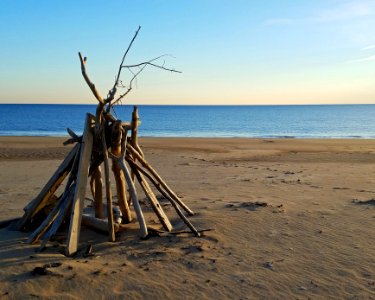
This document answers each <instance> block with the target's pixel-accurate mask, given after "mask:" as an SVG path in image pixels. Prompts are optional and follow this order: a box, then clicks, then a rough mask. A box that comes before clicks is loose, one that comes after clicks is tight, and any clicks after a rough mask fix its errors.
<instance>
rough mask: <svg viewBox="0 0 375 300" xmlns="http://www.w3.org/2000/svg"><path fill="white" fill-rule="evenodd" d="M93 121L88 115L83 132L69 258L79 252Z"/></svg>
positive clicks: (67, 250) (70, 231)
mask: <svg viewBox="0 0 375 300" xmlns="http://www.w3.org/2000/svg"><path fill="white" fill-rule="evenodd" d="M92 119H93V116H92V115H90V114H86V121H85V129H84V131H83V139H82V146H81V155H80V160H79V168H78V175H77V181H76V184H77V186H76V189H75V193H74V198H73V204H72V214H71V218H70V227H69V232H68V238H67V247H66V255H67V256H71V255H72V254H73V253H75V252H77V248H78V241H79V234H80V228H81V219H82V211H83V205H84V200H85V194H86V185H87V177H88V174H89V167H90V160H91V151H92V146H93V139H94V137H93V131H92Z"/></svg>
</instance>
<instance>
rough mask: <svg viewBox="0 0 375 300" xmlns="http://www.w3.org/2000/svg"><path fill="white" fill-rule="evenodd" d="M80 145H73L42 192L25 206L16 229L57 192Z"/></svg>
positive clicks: (20, 228) (20, 227) (21, 226)
mask: <svg viewBox="0 0 375 300" xmlns="http://www.w3.org/2000/svg"><path fill="white" fill-rule="evenodd" d="M79 147H80V146H79V144H77V145H75V146H74V147H73V149H72V150H71V151H70V152H69V154H68V155H67V156H66V158H65V159H64V161H63V162H62V163H61V165H60V166H59V167H58V169H57V170H56V171H55V173H54V174H53V175H52V177H51V178H50V179H49V180H48V182H47V183H46V185H45V186H44V187H43V189H42V190H41V191H40V193H39V194H38V195H37V196H36V197H35V198H34V199H33V200H32V201H31V202H30V203H29V204H28V205H27V206H26V207H25V208H24V210H25V214H24V215H23V216H22V218H21V219H20V220H19V221H18V222H17V224H16V226H15V229H17V230H22V229H23V227H24V226H25V224H26V222H27V221H28V220H30V219H31V218H32V217H33V216H34V215H35V214H36V213H37V212H39V211H40V210H41V209H42V208H43V207H44V206H45V204H46V203H47V202H48V199H49V198H50V197H51V196H52V195H53V194H54V193H55V191H56V190H57V188H58V187H59V186H60V184H61V183H62V182H63V181H64V179H65V177H66V176H67V175H68V173H69V171H70V169H71V168H72V164H73V160H74V158H75V155H76V153H77V151H78V150H79Z"/></svg>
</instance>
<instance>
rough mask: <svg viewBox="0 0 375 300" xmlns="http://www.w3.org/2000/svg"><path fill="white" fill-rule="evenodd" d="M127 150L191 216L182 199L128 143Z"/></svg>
mask: <svg viewBox="0 0 375 300" xmlns="http://www.w3.org/2000/svg"><path fill="white" fill-rule="evenodd" d="M126 147H127V150H129V152H130V153H131V154H132V155H133V157H135V158H136V159H137V160H138V161H139V162H140V163H141V165H142V166H143V167H144V168H146V169H147V170H148V171H149V172H150V173H151V175H152V176H153V177H154V178H155V179H156V181H157V182H159V183H160V185H161V186H162V187H163V189H165V191H166V192H167V193H168V194H169V195H170V196H171V198H172V199H173V200H174V201H176V202H177V204H178V205H180V206H181V207H182V208H183V209H184V210H185V211H186V212H187V213H188V214H189V215H191V216H193V215H194V212H193V211H192V210H191V209H190V208H189V207H188V206H187V205H186V204H185V203H184V202H182V200H181V199H180V198H179V197H178V196H177V195H176V194H175V193H174V192H173V191H172V189H171V188H170V187H169V186H168V185H167V184H166V183H165V181H164V180H163V179H162V178H161V177H160V175H159V174H158V173H157V172H156V171H155V170H154V168H153V167H151V165H150V164H149V163H148V162H147V161H146V160H145V159H144V158H143V157H142V155H141V154H140V153H139V152H138V151H137V150H136V149H134V148H133V147H132V145H130V144H129V143H128V144H127V145H126Z"/></svg>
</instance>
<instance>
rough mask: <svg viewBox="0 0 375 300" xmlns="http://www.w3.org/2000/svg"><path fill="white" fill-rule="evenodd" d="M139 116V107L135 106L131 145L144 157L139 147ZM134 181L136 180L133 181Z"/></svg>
mask: <svg viewBox="0 0 375 300" xmlns="http://www.w3.org/2000/svg"><path fill="white" fill-rule="evenodd" d="M139 124H140V122H139V114H138V107H137V106H134V108H133V113H132V123H131V125H132V131H131V142H130V144H131V145H132V146H133V148H134V149H136V150H137V151H138V153H139V154H140V155H141V156H142V157H144V154H143V151H142V149H141V147H139V145H138V126H139ZM133 180H134V179H133Z"/></svg>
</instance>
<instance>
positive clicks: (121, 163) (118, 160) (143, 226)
mask: <svg viewBox="0 0 375 300" xmlns="http://www.w3.org/2000/svg"><path fill="white" fill-rule="evenodd" d="M126 144H127V138H126V132H125V138H124V139H123V140H122V147H121V148H122V154H121V156H120V157H116V156H114V155H113V154H111V158H112V160H113V161H116V163H117V164H118V165H119V166H120V168H121V170H122V172H123V173H124V175H125V179H126V183H127V184H128V187H129V192H130V197H131V199H132V202H133V205H134V210H135V213H136V215H137V219H138V223H139V227H140V232H141V237H143V238H144V237H146V236H147V235H148V232H147V225H146V221H145V219H144V216H143V213H142V209H141V206H140V204H139V201H138V196H137V192H136V189H135V186H134V182H133V181H132V179H131V176H130V172H129V170H128V168H127V167H126V164H125V155H126Z"/></svg>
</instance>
